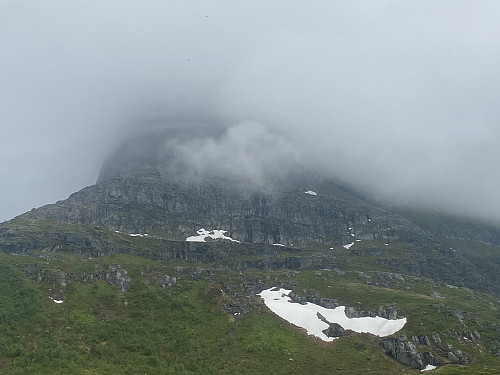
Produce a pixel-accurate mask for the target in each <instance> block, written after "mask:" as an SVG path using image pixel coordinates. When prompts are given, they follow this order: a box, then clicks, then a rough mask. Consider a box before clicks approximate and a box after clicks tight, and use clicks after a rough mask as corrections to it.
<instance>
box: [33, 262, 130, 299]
mask: <svg viewBox="0 0 500 375" xmlns="http://www.w3.org/2000/svg"><path fill="white" fill-rule="evenodd" d="M24 276H25V277H27V278H29V279H31V280H33V281H36V282H44V283H48V284H52V285H53V286H55V287H59V288H61V290H63V289H64V287H66V284H67V282H68V281H76V282H80V283H88V282H91V281H93V280H103V281H106V282H107V283H108V284H109V285H113V286H116V287H117V288H118V289H119V290H120V291H121V292H122V293H125V292H126V290H127V288H128V286H129V284H130V282H131V281H132V280H131V278H130V277H129V276H128V272H127V270H126V269H124V268H122V267H121V266H120V265H117V264H114V265H110V266H108V268H106V269H102V268H101V267H99V266H98V265H96V266H95V268H94V271H93V272H82V273H80V274H66V273H64V272H62V271H55V270H52V269H46V268H43V267H41V266H40V265H38V264H28V265H27V266H26V267H25V270H24Z"/></svg>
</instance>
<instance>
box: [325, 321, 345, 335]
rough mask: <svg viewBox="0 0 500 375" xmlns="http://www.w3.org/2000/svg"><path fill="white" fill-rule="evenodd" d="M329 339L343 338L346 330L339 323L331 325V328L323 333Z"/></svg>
mask: <svg viewBox="0 0 500 375" xmlns="http://www.w3.org/2000/svg"><path fill="white" fill-rule="evenodd" d="M322 332H323V333H324V334H325V335H326V336H328V337H342V336H344V333H345V329H344V328H343V327H342V326H341V325H340V324H337V323H330V327H328V328H327V329H325V330H323V331H322Z"/></svg>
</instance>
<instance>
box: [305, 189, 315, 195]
mask: <svg viewBox="0 0 500 375" xmlns="http://www.w3.org/2000/svg"><path fill="white" fill-rule="evenodd" d="M305 193H306V194H309V195H318V193H316V192H315V191H312V190H308V191H306V192H305Z"/></svg>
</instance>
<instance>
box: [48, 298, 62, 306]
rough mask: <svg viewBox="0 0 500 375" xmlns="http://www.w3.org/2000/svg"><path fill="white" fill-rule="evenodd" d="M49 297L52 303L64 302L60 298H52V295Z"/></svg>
mask: <svg viewBox="0 0 500 375" xmlns="http://www.w3.org/2000/svg"><path fill="white" fill-rule="evenodd" d="M49 299H51V300H52V301H54V303H57V304H58V305H59V304H61V303H63V302H64V301H63V300H61V299H54V298H53V297H49Z"/></svg>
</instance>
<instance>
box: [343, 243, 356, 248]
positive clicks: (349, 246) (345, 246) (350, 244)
mask: <svg viewBox="0 0 500 375" xmlns="http://www.w3.org/2000/svg"><path fill="white" fill-rule="evenodd" d="M352 245H354V242H351V243H348V244H347V245H344V246H343V248H344V249H347V250H349V249H350V248H351V246H352Z"/></svg>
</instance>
